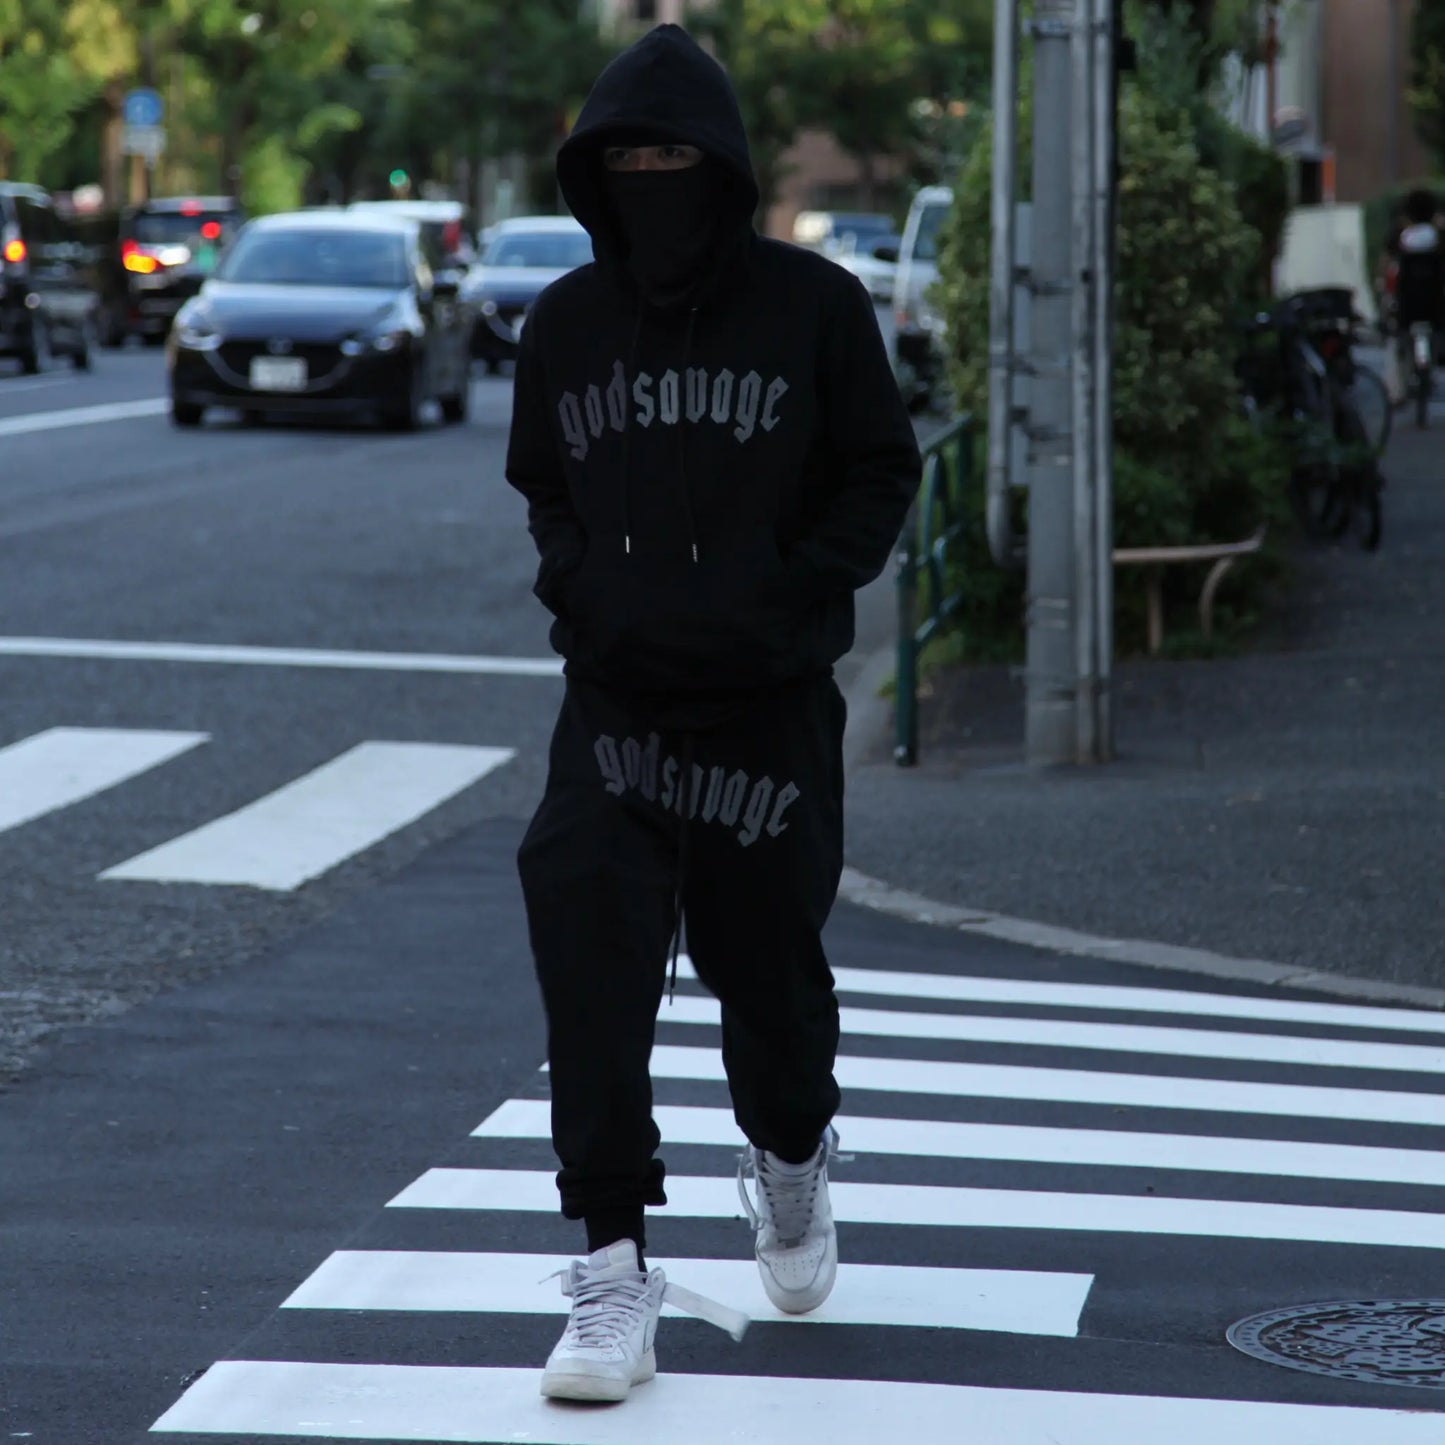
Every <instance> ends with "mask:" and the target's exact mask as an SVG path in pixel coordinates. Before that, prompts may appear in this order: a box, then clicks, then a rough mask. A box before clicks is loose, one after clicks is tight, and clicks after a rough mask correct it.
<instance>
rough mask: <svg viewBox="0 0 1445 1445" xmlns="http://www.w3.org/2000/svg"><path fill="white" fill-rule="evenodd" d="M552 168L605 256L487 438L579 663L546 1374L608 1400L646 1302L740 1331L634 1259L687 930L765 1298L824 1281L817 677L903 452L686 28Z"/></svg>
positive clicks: (551, 899)
mask: <svg viewBox="0 0 1445 1445" xmlns="http://www.w3.org/2000/svg"><path fill="white" fill-rule="evenodd" d="M557 178H558V181H559V184H560V187H561V191H562V195H563V196H564V198H565V200H566V202H567V204H568V206H569V207H570V209H571V210H572V212H573V214H574V215H575V216H576V217H577V219H578V220H579V221H580V222H581V223H582V225H583V226H584V227H585V228H586V229H587V230H588V231H589V232H590V234H591V237H592V245H593V254H594V257H595V261H594V263H593V264H591V265H586V266H583V267H581V268H579V269H577V270H575V271H572V272H570V273H569V274H568V275H566V276H565V277H563V278H562V279H561V280H559V281H556V282H555V283H553V284H552V285H551V286H549V287H548V288H547V289H546V290H545V291H544V292H543V293H542V294H541V296H539V298H538V299H537V302H536V304H535V306H534V308H533V310H532V312H531V315H530V317H529V318H528V320H527V322H526V325H525V327H524V329H523V332H522V335H521V338H520V344H519V350H518V357H517V364H516V377H515V395H514V409H513V416H512V429H511V437H510V443H509V447H508V455H507V479H508V480H509V481H510V482H511V484H512V485H513V486H514V487H516V488H517V489H518V490H519V491H520V492H521V493H522V494H523V495H524V496H525V497H526V500H527V503H528V518H529V529H530V531H531V534H532V537H533V538H534V540H535V542H536V546H537V550H538V553H539V555H540V565H539V568H538V574H537V581H536V587H535V591H536V594H537V596H538V597H539V598H540V599H541V601H542V602H543V603H544V604H545V606H546V607H547V608H548V609H549V610H550V611H551V612H552V614H553V616H554V620H553V622H552V630H551V640H552V645H553V647H554V648H555V649H556V651H557V652H559V653H560V654H561V655H562V657H563V658H564V659H565V667H564V672H565V675H566V684H565V693H564V697H563V701H562V705H561V712H560V715H559V717H558V720H557V724H556V730H555V732H554V735H553V738H552V743H551V751H550V760H549V773H548V778H547V784H546V789H545V792H544V796H543V798H542V801H541V803H540V805H539V807H538V809H537V812H536V814H535V816H534V817H533V819H532V822H531V825H530V827H529V828H528V830H527V833H526V836H525V837H524V839H523V842H522V845H521V848H520V850H519V854H518V868H519V872H520V877H521V882H522V891H523V898H524V902H525V906H526V913H527V922H528V929H529V934H530V940H531V945H532V951H533V956H534V959H535V963H536V970H537V975H538V979H539V981H540V985H541V990H542V996H543V1002H544V1005H545V1010H546V1016H547V1050H548V1060H549V1069H550V1077H551V1090H552V1136H553V1145H554V1148H555V1150H556V1153H557V1157H558V1160H559V1163H560V1166H561V1167H560V1170H559V1172H558V1175H557V1183H558V1188H559V1191H560V1194H561V1207H562V1213H563V1215H564V1216H565V1217H566V1218H568V1219H573V1220H578V1219H580V1220H581V1221H583V1222H584V1224H585V1228H586V1237H587V1250H588V1257H587V1258H586V1259H585V1260H574V1261H573V1262H572V1264H571V1265H570V1267H569V1269H568V1270H567V1271H566V1272H565V1275H564V1279H563V1291H564V1293H565V1294H568V1295H570V1296H571V1299H572V1307H571V1315H570V1318H569V1321H568V1324H567V1328H566V1330H565V1332H564V1334H563V1336H562V1339H561V1341H560V1342H559V1344H558V1345H557V1348H556V1349H555V1350H553V1352H552V1354H551V1357H550V1358H549V1360H548V1362H547V1365H546V1369H545V1371H544V1373H543V1377H542V1393H543V1394H544V1395H547V1396H551V1397H556V1398H564V1399H593V1400H599V1399H601V1400H618V1399H622V1398H624V1397H625V1396H626V1394H627V1393H628V1390H629V1388H630V1387H631V1386H632V1385H634V1384H638V1383H640V1382H642V1381H644V1380H647V1379H650V1378H651V1377H652V1375H653V1373H654V1372H655V1369H656V1363H655V1356H654V1351H653V1338H654V1334H655V1331H656V1328H657V1319H658V1312H659V1310H660V1308H661V1305H662V1302H663V1300H664V1299H667V1300H670V1301H672V1302H674V1303H677V1304H680V1305H681V1306H682V1307H683V1308H686V1309H691V1310H692V1311H693V1312H694V1313H700V1314H701V1315H702V1316H703V1317H704V1318H707V1319H710V1320H712V1321H713V1322H714V1323H718V1324H721V1325H723V1326H724V1327H726V1328H728V1329H730V1330H731V1331H732V1332H733V1333H734V1334H736V1335H739V1337H740V1334H741V1330H742V1328H744V1327H745V1324H746V1319H745V1317H744V1316H741V1315H739V1314H738V1313H737V1312H735V1311H730V1310H727V1309H725V1308H723V1307H721V1306H715V1305H712V1304H711V1303H710V1302H708V1301H705V1300H702V1299H700V1298H699V1297H698V1296H696V1295H692V1294H690V1293H689V1292H688V1291H686V1290H684V1289H682V1288H681V1287H680V1286H677V1285H673V1284H669V1283H668V1282H667V1279H666V1276H665V1274H664V1273H663V1271H661V1270H659V1269H649V1268H648V1267H647V1263H646V1257H645V1253H644V1251H645V1248H646V1238H645V1235H644V1215H643V1211H644V1209H645V1208H646V1207H647V1206H657V1205H662V1204H665V1203H666V1193H665V1190H664V1179H665V1168H664V1165H663V1162H662V1160H661V1159H660V1158H659V1157H657V1150H658V1147H659V1142H660V1138H659V1132H658V1129H657V1127H656V1125H655V1123H654V1121H653V1118H652V1086H651V1079H650V1076H649V1060H650V1054H651V1049H652V1042H653V1033H654V1025H655V1023H656V1021H657V1017H658V1014H659V1010H660V1008H661V1005H662V999H663V994H664V991H665V989H666V988H667V985H668V977H669V954H670V955H671V977H672V980H673V982H674V983H675V980H676V968H677V958H678V949H679V946H680V943H681V935H682V929H683V926H684V920H685V927H686V941H687V948H688V953H689V956H690V958H691V961H692V964H693V967H694V968H695V970H696V973H697V976H698V978H699V980H700V981H701V982H702V983H703V985H704V986H705V987H706V988H707V989H709V990H710V991H711V992H712V993H713V994H714V995H716V997H717V998H718V1000H719V1001H720V1004H721V1018H722V1051H723V1063H724V1066H725V1070H726V1074H727V1080H728V1085H729V1088H730V1091H731V1095H732V1101H733V1110H734V1115H735V1117H736V1120H737V1123H738V1126H739V1127H740V1129H741V1131H742V1133H743V1135H744V1136H745V1137H746V1140H747V1141H748V1142H747V1148H746V1150H745V1152H744V1154H743V1156H742V1161H741V1167H740V1170H739V1188H740V1190H741V1191H742V1192H743V1197H744V1201H745V1203H746V1207H747V1209H748V1211H749V1214H750V1217H751V1218H752V1220H753V1221H754V1227H755V1238H754V1249H755V1254H756V1257H757V1260H758V1263H759V1266H760V1270H761V1274H762V1281H763V1285H764V1287H765V1289H766V1291H767V1294H768V1296H769V1298H770V1299H771V1300H772V1301H773V1302H774V1303H775V1304H776V1305H777V1306H778V1307H779V1308H781V1309H783V1310H785V1311H790V1312H793V1313H803V1312H806V1311H808V1310H811V1309H814V1308H816V1307H817V1306H818V1305H819V1304H821V1303H822V1301H823V1300H824V1299H825V1298H826V1297H827V1295H828V1293H829V1291H830V1290H831V1289H832V1286H833V1281H834V1278H835V1273H836V1268H837V1243H836V1230H835V1228H834V1225H833V1222H832V1215H831V1210H830V1206H829V1200H828V1178H827V1171H828V1165H829V1162H830V1159H832V1158H834V1157H836V1149H837V1135H836V1133H835V1132H834V1130H833V1127H832V1122H831V1121H832V1119H833V1116H834V1114H835V1112H836V1110H837V1108H838V1103H839V1091H838V1086H837V1084H836V1082H835V1079H834V1075H833V1069H834V1056H835V1053H836V1050H837V1044H838V1005H837V999H836V997H835V994H834V989H833V976H832V973H831V971H830V969H829V965H828V961H827V957H826V955H825V952H824V948H823V943H822V941H821V933H822V929H823V925H824V922H825V920H826V919H827V917H828V914H829V911H830V910H831V908H832V905H833V902H834V898H835V895H836V892H837V887H838V881H839V876H840V872H841V869H842V861H843V860H842V851H843V849H842V840H843V811H842V799H843V763H842V737H843V725H844V706H843V700H842V697H841V695H840V693H839V690H838V687H837V685H836V683H835V681H834V680H833V664H834V663H835V662H836V660H837V659H838V658H839V657H840V656H841V655H842V654H843V653H844V652H846V651H847V650H848V648H849V647H850V646H851V645H852V642H853V630H854V608H853V592H854V590H855V589H856V588H858V587H860V586H862V585H864V584H865V583H867V582H868V581H870V580H871V579H872V578H874V577H876V576H877V575H878V574H879V573H880V572H881V571H882V568H883V566H884V564H885V562H886V561H887V558H888V556H889V554H890V552H891V550H892V548H893V546H894V544H895V542H896V540H897V538H898V535H899V531H900V528H901V525H902V522H903V520H904V516H905V514H906V512H907V509H908V506H909V504H910V502H911V500H912V498H913V496H914V493H915V491H916V489H917V484H918V479H919V472H920V463H919V454H918V449H917V445H916V443H915V439H914V436H913V431H912V427H911V425H910V423H909V420H908V416H907V413H906V412H905V410H904V406H903V402H902V400H901V398H900V396H899V393H898V388H897V385H896V384H895V382H894V379H893V374H892V371H891V369H890V367H889V364H888V358H887V354H886V351H885V349H884V346H883V342H882V338H881V336H880V334H879V330H878V325H877V321H876V318H875V315H874V312H873V307H872V303H871V302H870V300H869V298H868V295H867V293H866V291H865V290H864V289H863V287H862V285H861V284H860V283H859V282H858V281H857V280H856V279H855V278H853V277H852V276H850V275H849V274H848V273H847V272H846V271H844V270H843V269H842V268H841V267H840V266H837V265H835V264H834V263H833V262H832V261H829V260H827V259H825V258H823V257H821V256H817V255H814V254H811V253H809V252H806V251H803V250H801V249H798V248H795V247H793V246H790V245H785V244H783V243H781V242H777V241H772V240H768V239H764V238H762V237H760V236H758V235H757V234H756V233H755V230H754V227H753V223H752V217H753V214H754V212H755V211H756V209H757V207H758V202H759V195H758V187H757V184H756V182H755V180H754V177H753V172H752V167H751V162H750V159H749V152H748V144H747V138H746V136H745V134H744V130H743V124H742V120H741V117H740V115H739V110H738V104H737V99H736V96H735V94H734V92H733V89H732V86H731V84H730V82H729V81H728V79H727V76H726V74H725V73H724V71H723V69H722V67H721V66H720V65H719V64H718V63H717V62H716V61H715V60H714V59H712V57H711V56H709V55H708V54H707V53H706V52H705V51H704V50H703V49H702V48H701V47H700V46H699V45H697V44H696V43H695V42H694V41H693V40H692V39H691V38H690V37H689V36H688V35H687V34H686V33H685V32H684V31H683V30H681V29H680V28H678V27H676V26H672V25H663V26H659V27H657V28H655V29H653V30H651V31H650V32H649V33H648V34H647V35H645V36H644V37H643V38H642V39H640V40H639V41H638V42H637V43H636V44H635V45H633V46H632V47H631V48H630V49H628V50H626V51H624V52H623V53H622V54H621V55H620V56H618V57H617V58H615V59H614V60H613V61H612V62H611V64H610V65H608V66H607V68H606V69H605V70H604V71H603V72H602V74H601V76H600V77H599V78H598V80H597V82H596V83H595V85H594V87H593V89H592V91H591V94H590V95H589V97H588V99H587V101H586V103H585V105H584V107H583V109H582V111H581V113H580V115H579V116H578V119H577V123H576V126H575V127H574V129H573V131H572V133H571V135H570V136H569V137H568V139H567V140H566V141H565V143H564V144H563V146H562V147H561V150H560V152H559V154H558V157H557ZM749 1182H750V1183H751V1186H752V1192H751V1193H750V1192H749V1190H748V1185H749Z"/></svg>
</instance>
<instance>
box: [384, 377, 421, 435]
mask: <svg viewBox="0 0 1445 1445" xmlns="http://www.w3.org/2000/svg"><path fill="white" fill-rule="evenodd" d="M421 406H422V385H421V373H420V371H419V370H418V369H417V368H415V367H413V368H412V372H411V375H410V376H409V377H408V378H407V383H406V398H405V400H403V401H401V402H397V403H393V404H392V405H391V406H387V407H383V408H382V412H381V420H382V424H383V425H384V426H386V427H387V428H389V429H390V430H391V431H415V430H416V429H417V428H418V427H419V426H420V425H421Z"/></svg>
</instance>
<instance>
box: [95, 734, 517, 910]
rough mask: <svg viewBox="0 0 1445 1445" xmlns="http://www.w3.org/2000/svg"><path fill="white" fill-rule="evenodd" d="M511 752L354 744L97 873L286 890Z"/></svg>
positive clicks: (378, 838) (437, 803)
mask: <svg viewBox="0 0 1445 1445" xmlns="http://www.w3.org/2000/svg"><path fill="white" fill-rule="evenodd" d="M511 757H512V750H511V749H510V748H478V747H463V746H453V745H447V744H443V743H382V742H368V743H361V744H359V745H358V746H356V747H354V748H352V749H351V750H350V751H349V752H346V753H343V754H342V755H341V756H340V757H338V758H333V759H332V760H331V761H330V762H329V763H326V764H325V765H324V766H322V767H319V768H317V769H315V771H313V772H310V773H307V774H306V776H305V777H302V778H298V779H296V781H295V782H292V783H288V784H287V785H286V786H285V787H284V788H279V789H278V790H277V791H276V792H274V793H270V794H268V795H267V796H266V797H264V798H261V799H258V800H257V801H256V802H254V803H250V804H248V805H247V806H246V807H244V808H241V809H240V810H239V811H237V812H235V813H231V814H230V815H229V816H227V817H224V818H217V819H216V820H215V821H214V822H211V823H207V824H206V825H205V826H204V827H202V828H197V829H196V830H195V831H194V832H191V833H186V834H184V835H183V836H182V837H179V838H175V839H173V840H172V841H171V842H169V843H163V844H161V846H160V847H158V848H152V849H150V850H149V851H148V852H146V853H142V854H140V855H139V856H137V857H135V858H131V859H129V860H128V861H127V862H125V863H121V864H118V865H117V866H116V867H114V868H109V869H107V870H106V871H105V872H104V873H102V874H101V877H102V878H129V879H145V880H148V881H150V882H155V883H229V884H247V885H249V886H251V887H252V888H272V889H280V890H289V889H293V888H299V887H300V886H301V885H302V884H303V883H306V882H309V881H310V880H311V879H312V878H316V877H318V876H319V875H320V874H322V873H326V872H328V871H329V870H331V869H332V868H335V867H336V865H337V864H338V863H343V862H345V861H346V859H348V858H351V857H353V856H354V855H355V854H357V853H360V852H362V851H363V850H364V849H366V848H370V847H372V846H373V845H374V844H376V843H379V842H381V840H382V839H383V838H385V837H386V836H387V835H388V834H390V833H394V832H396V831H397V830H398V829H400V828H404V827H405V826H406V825H407V824H408V823H413V822H415V821H416V820H417V819H418V818H420V817H421V816H422V815H423V814H425V813H429V812H430V811H431V810H432V809H433V808H436V807H438V806H440V805H441V804H442V803H444V802H446V800H447V799H448V798H451V797H453V796H455V795H456V794H457V793H459V792H461V791H462V789H463V788H467V787H470V786H471V784H473V783H475V782H477V781H478V780H479V779H481V778H484V777H486V775H487V774H488V773H490V772H491V771H492V770H493V769H494V768H497V767H500V766H501V765H502V764H503V763H505V762H507V761H508V760H509V759H510V758H511Z"/></svg>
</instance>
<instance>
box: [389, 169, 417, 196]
mask: <svg viewBox="0 0 1445 1445" xmlns="http://www.w3.org/2000/svg"><path fill="white" fill-rule="evenodd" d="M387 179H388V180H389V181H390V182H391V188H392V190H393V191H396V192H398V193H400V192H402V191H405V190H409V189H410V188H411V177H410V176H409V175H407V173H406V172H405V171H404V170H402V168H401V167H400V166H398V167H397V168H396V169H395V170H394V171H393V172H392V173H391V175H390V176H388V177H387Z"/></svg>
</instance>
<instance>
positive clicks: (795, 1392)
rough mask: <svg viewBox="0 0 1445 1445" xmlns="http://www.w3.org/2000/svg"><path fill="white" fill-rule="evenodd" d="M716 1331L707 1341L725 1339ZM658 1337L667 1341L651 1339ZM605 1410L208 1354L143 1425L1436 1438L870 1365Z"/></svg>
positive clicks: (443, 1369)
mask: <svg viewBox="0 0 1445 1445" xmlns="http://www.w3.org/2000/svg"><path fill="white" fill-rule="evenodd" d="M725 1347H726V1344H725V1343H724V1345H723V1346H721V1347H720V1348H725ZM662 1349H663V1350H665V1349H666V1342H665V1341H664V1342H663V1345H662ZM662 1363H663V1370H664V1373H662V1374H661V1375H659V1376H658V1377H657V1379H656V1380H654V1381H653V1382H652V1383H651V1384H648V1385H644V1386H642V1387H641V1388H639V1389H636V1390H634V1391H633V1392H632V1395H631V1397H630V1398H629V1399H628V1401H627V1403H626V1404H625V1405H623V1406H622V1407H621V1408H618V1409H599V1408H592V1409H585V1408H584V1409H567V1408H563V1407H559V1406H557V1405H555V1404H551V1403H549V1402H548V1401H546V1400H543V1399H542V1398H541V1396H540V1395H539V1394H538V1392H537V1382H538V1379H539V1378H540V1375H541V1370H540V1361H539V1362H538V1368H537V1369H533V1370H497V1369H478V1368H475V1367H469V1366H463V1365H342V1364H299V1363H292V1362H283V1361H276V1360H221V1361H218V1362H217V1363H216V1364H214V1365H212V1366H211V1368H210V1369H209V1370H207V1371H206V1373H205V1374H204V1375H202V1376H201V1378H200V1379H199V1380H197V1381H196V1383H195V1384H194V1385H192V1386H191V1387H190V1389H189V1390H187V1391H186V1393H185V1395H184V1396H182V1398H181V1399H180V1401H179V1402H178V1403H177V1404H175V1405H173V1406H172V1407H171V1408H170V1409H169V1410H168V1411H166V1413H165V1414H164V1415H163V1416H162V1417H161V1418H160V1420H158V1421H157V1422H156V1424H154V1425H153V1426H152V1427H151V1429H152V1430H153V1431H155V1432H158V1433H179V1434H185V1433H191V1434H198V1435H282V1436H292V1437H300V1438H303V1439H315V1438H317V1437H325V1438H328V1439H333V1440H390V1441H411V1440H416V1441H434V1442H456V1441H461V1442H483V1441H498V1440H526V1441H529V1442H531V1445H638V1442H639V1441H648V1442H653V1445H684V1442H685V1445H738V1442H739V1441H742V1440H749V1441H753V1442H757V1445H775V1442H781V1441H787V1440H826V1441H827V1442H828V1445H879V1442H881V1441H890V1440H902V1441H907V1442H909V1445H957V1442H959V1441H962V1440H966V1441H967V1442H968V1445H1146V1442H1148V1445H1152V1442H1157V1441H1168V1442H1169V1445H1219V1442H1220V1441H1222V1440H1227V1441H1228V1442H1229V1445H1281V1442H1285V1445H1360V1442H1361V1441H1365V1442H1368V1445H1440V1438H1441V1419H1440V1416H1439V1415H1438V1414H1436V1413H1435V1412H1433V1411H1425V1410H1420V1411H1418V1412H1416V1411H1405V1410H1370V1409H1359V1408H1355V1407H1350V1406H1337V1405H1279V1404H1273V1403H1256V1402H1254V1401H1243V1400H1191V1399H1171V1398H1162V1397H1158V1396H1151V1395H1085V1394H1074V1393H1071V1392H1068V1391H1063V1390H1060V1391H1056V1392H1055V1391H1045V1390H989V1389H982V1388H979V1387H977V1386H969V1385H926V1384H908V1383H900V1382H896V1381H891V1380H889V1381H883V1380H852V1379H849V1380H819V1379H790V1378H787V1377H785V1376H775V1375H754V1376H750V1375H671V1374H668V1373H666V1359H665V1358H664V1360H663V1362H662Z"/></svg>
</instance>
